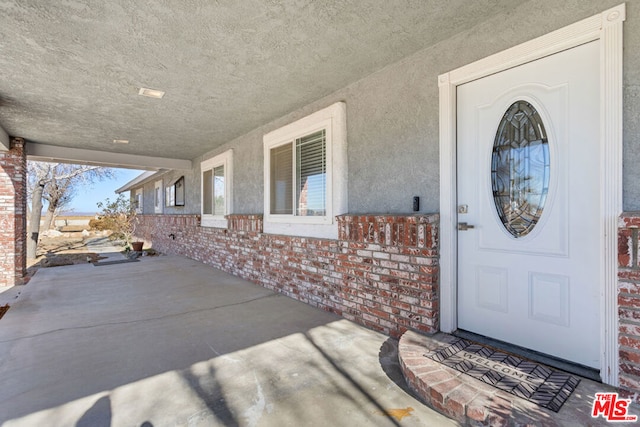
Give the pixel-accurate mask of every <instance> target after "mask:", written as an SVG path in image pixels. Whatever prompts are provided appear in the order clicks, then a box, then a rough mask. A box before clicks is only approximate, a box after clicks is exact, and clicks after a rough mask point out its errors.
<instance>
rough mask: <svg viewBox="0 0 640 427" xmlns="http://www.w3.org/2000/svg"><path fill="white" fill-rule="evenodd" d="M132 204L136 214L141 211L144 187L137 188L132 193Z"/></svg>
mask: <svg viewBox="0 0 640 427" xmlns="http://www.w3.org/2000/svg"><path fill="white" fill-rule="evenodd" d="M133 205H134V207H135V211H136V213H137V214H141V213H142V209H143V207H144V189H143V188H138V189H137V190H135V191H134V193H133Z"/></svg>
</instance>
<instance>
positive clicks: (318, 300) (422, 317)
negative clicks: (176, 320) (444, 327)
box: [136, 215, 439, 337]
mask: <svg viewBox="0 0 640 427" xmlns="http://www.w3.org/2000/svg"><path fill="white" fill-rule="evenodd" d="M227 223H228V229H227V230H224V229H217V228H207V227H200V217H199V216H198V215H141V216H139V223H138V225H137V227H136V235H137V236H138V237H140V238H144V239H145V240H147V241H149V242H151V243H152V244H153V247H154V248H156V249H158V250H159V251H161V252H164V253H170V254H178V255H184V256H187V257H189V258H192V259H195V260H198V261H201V262H204V263H206V264H209V265H212V266H214V267H216V268H219V269H221V270H224V271H227V272H229V273H231V274H234V275H236V276H240V277H243V278H245V279H248V280H251V281H253V282H255V283H258V284H260V285H262V286H264V287H266V288H269V289H273V290H275V291H277V292H280V293H283V294H285V295H287V296H289V297H291V298H294V299H297V300H300V301H303V302H305V303H307V304H310V305H312V306H314V307H318V308H321V309H323V310H327V311H331V312H334V313H336V314H339V315H341V316H343V317H345V318H347V319H350V320H353V321H355V322H357V323H359V324H361V325H364V326H367V327H369V328H372V329H375V330H377V331H380V332H383V333H385V334H388V335H391V336H395V337H397V336H399V335H401V334H402V332H404V331H405V330H407V329H415V330H418V331H422V332H429V333H431V332H436V331H437V330H438V329H439V323H438V312H439V307H438V216H437V215H416V216H392V215H382V216H353V215H343V216H340V217H338V225H339V239H338V240H330V239H317V238H308V237H290V236H282V235H273V234H263V233H262V216H261V215H229V216H228V217H227Z"/></svg>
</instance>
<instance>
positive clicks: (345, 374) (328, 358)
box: [304, 333, 400, 427]
mask: <svg viewBox="0 0 640 427" xmlns="http://www.w3.org/2000/svg"><path fill="white" fill-rule="evenodd" d="M304 336H305V337H306V338H307V341H308V342H309V343H310V344H311V345H312V346H313V347H314V348H315V349H316V350H317V351H318V353H320V355H322V357H323V358H324V359H325V360H326V361H327V362H329V364H330V365H331V366H332V367H333V368H334V369H335V370H336V372H338V373H339V374H340V375H341V376H342V377H343V378H344V379H346V380H347V381H348V382H349V383H350V384H351V385H352V386H353V387H354V388H355V389H356V390H357V391H358V392H360V393H361V394H362V395H363V396H364V397H365V398H366V399H367V400H368V401H369V402H371V403H372V404H373V405H374V406H375V407H376V408H377V409H378V412H379V413H380V414H382V415H384V416H385V417H386V418H387V420H388V421H389V422H391V423H392V424H393V425H394V426H398V427H399V426H400V424H399V423H398V422H397V421H396V420H395V419H394V418H393V417H392V416H391V415H390V414H389V413H388V411H387V410H386V409H385V408H384V407H383V406H382V405H381V404H380V403H379V402H378V401H377V400H376V398H375V397H373V395H371V393H369V392H368V391H367V390H365V389H364V388H363V387H362V385H360V383H358V382H357V381H356V380H355V379H354V378H353V377H352V376H351V375H350V374H349V373H348V372H347V371H346V370H345V369H343V368H342V367H341V366H340V365H339V364H338V363H337V362H336V361H335V360H334V359H333V358H332V357H331V356H330V355H329V354H328V353H327V352H326V351H324V350H323V349H322V347H320V346H319V345H318V344H317V343H316V342H315V341H314V339H313V338H312V337H311V336H310V335H309V334H308V333H305V334H304Z"/></svg>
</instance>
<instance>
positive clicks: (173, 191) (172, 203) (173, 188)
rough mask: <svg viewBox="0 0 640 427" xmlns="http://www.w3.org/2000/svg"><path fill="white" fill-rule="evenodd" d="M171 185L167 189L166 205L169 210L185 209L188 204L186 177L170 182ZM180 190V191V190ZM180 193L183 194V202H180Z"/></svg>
mask: <svg viewBox="0 0 640 427" xmlns="http://www.w3.org/2000/svg"><path fill="white" fill-rule="evenodd" d="M170 182H171V184H169V185H168V186H166V187H165V199H164V205H165V207H168V208H183V207H184V206H185V203H186V191H185V179H184V175H180V177H178V178H175V179H173V180H172V181H170ZM178 189H180V190H178ZM178 191H180V192H181V194H180V197H181V199H182V201H181V202H180V201H179V200H178Z"/></svg>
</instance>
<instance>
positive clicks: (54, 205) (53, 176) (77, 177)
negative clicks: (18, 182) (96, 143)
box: [27, 161, 115, 259]
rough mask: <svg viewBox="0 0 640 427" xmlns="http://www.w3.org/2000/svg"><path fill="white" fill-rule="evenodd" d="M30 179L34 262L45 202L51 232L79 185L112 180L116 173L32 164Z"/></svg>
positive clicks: (30, 238)
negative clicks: (43, 202)
mask: <svg viewBox="0 0 640 427" xmlns="http://www.w3.org/2000/svg"><path fill="white" fill-rule="evenodd" d="M27 176H28V180H27V183H28V186H27V192H28V194H29V195H30V197H31V212H30V215H29V228H28V230H27V233H28V239H27V258H29V259H34V258H35V257H36V249H37V246H38V238H39V235H40V219H41V217H42V199H43V198H44V199H45V200H47V202H48V206H47V216H46V218H45V230H48V229H49V228H50V227H51V223H52V222H53V219H54V217H55V215H56V214H57V212H58V211H59V209H60V208H62V207H63V206H65V205H67V204H68V203H69V202H70V201H71V200H72V199H73V197H74V196H75V194H76V192H77V189H78V187H79V186H81V185H85V184H91V183H93V182H95V181H101V180H103V179H107V178H113V177H114V176H115V172H114V170H113V169H110V168H104V167H99V166H87V165H72V164H66V163H48V162H32V161H29V162H28V165H27Z"/></svg>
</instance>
